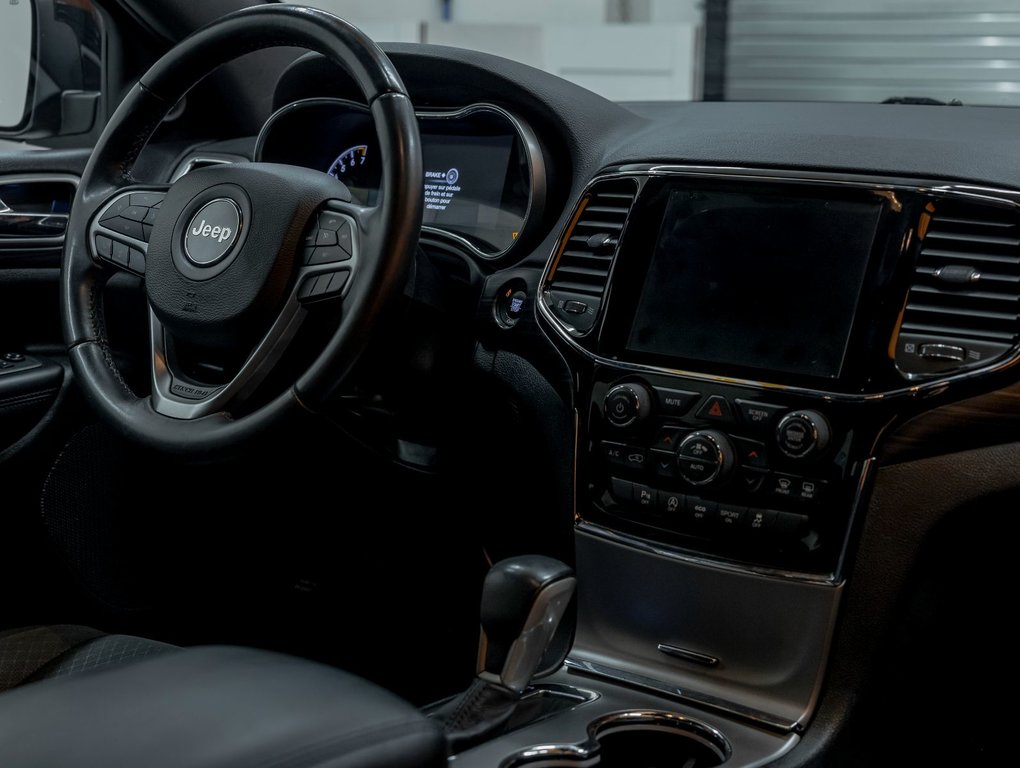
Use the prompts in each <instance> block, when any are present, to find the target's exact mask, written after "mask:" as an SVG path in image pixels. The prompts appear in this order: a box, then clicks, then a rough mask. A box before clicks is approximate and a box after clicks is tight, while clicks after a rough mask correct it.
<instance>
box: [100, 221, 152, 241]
mask: <svg viewBox="0 0 1020 768" xmlns="http://www.w3.org/2000/svg"><path fill="white" fill-rule="evenodd" d="M100 223H101V224H102V225H103V226H104V227H106V228H107V229H109V230H110V231H111V232H116V233H117V234H118V235H124V236H125V237H130V238H131V239H133V240H141V239H142V238H143V237H144V236H145V232H144V230H143V229H142V223H141V222H140V221H132V220H131V219H125V218H123V217H122V216H117V217H116V218H114V219H110V220H106V219H104V220H103V221H101V222H100Z"/></svg>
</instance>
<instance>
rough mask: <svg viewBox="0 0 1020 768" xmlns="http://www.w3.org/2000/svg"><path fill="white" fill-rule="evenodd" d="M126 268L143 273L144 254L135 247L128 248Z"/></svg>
mask: <svg viewBox="0 0 1020 768" xmlns="http://www.w3.org/2000/svg"><path fill="white" fill-rule="evenodd" d="M127 268H128V269H130V270H131V271H132V272H135V273H136V274H139V275H144V274H145V254H144V253H142V252H141V251H140V250H138V249H137V248H130V249H128V263H127Z"/></svg>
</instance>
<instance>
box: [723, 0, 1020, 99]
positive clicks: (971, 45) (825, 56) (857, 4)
mask: <svg viewBox="0 0 1020 768" xmlns="http://www.w3.org/2000/svg"><path fill="white" fill-rule="evenodd" d="M728 17H729V24H728V30H727V46H726V70H725V71H726V75H725V95H726V98H727V99H730V100H735V101H748V100H775V99H790V100H798V101H800V100H806V101H819V100H820V101H872V102H880V101H883V100H884V99H887V98H889V97H895V96H917V97H928V98H934V99H938V100H940V101H949V100H951V99H959V100H960V101H962V102H963V103H965V104H1003V105H1011V106H1017V105H1020V2H1018V0H729V7H728Z"/></svg>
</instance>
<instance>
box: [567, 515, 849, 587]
mask: <svg viewBox="0 0 1020 768" xmlns="http://www.w3.org/2000/svg"><path fill="white" fill-rule="evenodd" d="M574 530H575V531H579V532H581V533H587V534H590V535H592V536H596V537H598V538H600V539H605V540H606V541H609V542H612V543H613V544H621V545H623V546H626V547H629V548H631V549H636V550H639V551H641V552H645V553H647V554H649V555H657V556H659V557H665V558H668V559H670V560H677V561H679V562H682V563H687V564H688V565H697V566H700V567H702V568H714V569H716V570H720V571H728V572H729V573H739V574H741V575H744V576H747V575H751V576H764V577H766V578H773V579H785V580H787V581H797V582H800V583H802V584H814V585H816V586H823V587H837V586H839V584H840V583H841V579H840V578H839V577H838V575H837V574H831V575H825V574H817V573H805V572H801V571H786V570H782V569H780V568H769V567H768V566H764V565H751V564H749V563H735V562H731V561H729V560H724V559H722V558H716V557H713V556H711V555H703V554H695V553H693V552H688V551H687V550H683V549H679V548H674V547H671V546H669V545H668V544H660V543H657V542H654V541H651V540H649V539H643V538H640V537H638V536H632V535H630V534H629V533H621V532H620V531H614V530H613V529H612V528H606V527H605V526H602V525H599V524H597V523H592V522H589V521H588V520H584V519H580V520H578V521H577V522H575V523H574Z"/></svg>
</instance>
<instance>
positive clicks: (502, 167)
mask: <svg viewBox="0 0 1020 768" xmlns="http://www.w3.org/2000/svg"><path fill="white" fill-rule="evenodd" d="M421 141H422V160H423V162H424V164H425V182H424V183H425V215H424V218H423V223H424V224H425V225H426V226H437V227H442V228H444V229H448V230H450V231H452V232H456V233H457V234H459V235H462V236H465V237H468V238H469V239H474V240H490V241H491V240H492V239H493V238H497V239H498V241H499V242H498V243H494V244H497V245H498V244H501V245H502V246H503V247H504V248H506V247H509V245H510V244H511V243H513V237H514V235H515V234H516V233H515V231H514V230H515V229H519V228H520V222H519V220H518V219H516V217H513V216H508V215H505V214H504V213H503V211H502V210H501V205H500V204H501V202H502V198H503V185H504V181H505V179H506V174H507V166H508V164H509V162H510V151H511V149H512V148H513V144H514V137H513V136H510V135H502V136H444V135H441V134H434V133H422V137H421Z"/></svg>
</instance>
